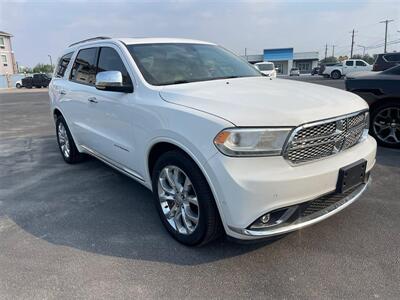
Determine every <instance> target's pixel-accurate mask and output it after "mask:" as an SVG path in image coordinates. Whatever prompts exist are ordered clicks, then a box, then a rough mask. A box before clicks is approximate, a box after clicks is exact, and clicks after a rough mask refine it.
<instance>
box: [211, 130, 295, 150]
mask: <svg viewBox="0 0 400 300" xmlns="http://www.w3.org/2000/svg"><path fill="white" fill-rule="evenodd" d="M291 130H292V129H291V128H231V129H225V130H223V131H221V132H220V133H219V134H218V135H217V136H216V137H215V139H214V144H215V146H216V147H217V148H218V150H219V151H221V152H222V153H223V154H225V155H228V156H273V155H280V154H281V153H282V148H283V146H284V144H285V141H286V138H287V136H288V135H289V133H290V131H291Z"/></svg>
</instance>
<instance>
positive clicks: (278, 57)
mask: <svg viewBox="0 0 400 300" xmlns="http://www.w3.org/2000/svg"><path fill="white" fill-rule="evenodd" d="M245 58H246V59H247V61H248V62H250V63H253V64H254V63H257V62H262V61H272V62H273V63H274V64H275V67H276V68H278V74H282V75H288V74H289V71H290V69H291V68H299V69H300V73H302V74H307V73H311V70H312V69H313V68H315V67H316V66H317V65H318V61H319V53H318V51H315V52H294V49H293V48H278V49H264V51H263V54H257V55H247V56H246V57H245Z"/></svg>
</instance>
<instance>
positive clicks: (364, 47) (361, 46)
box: [357, 45, 367, 56]
mask: <svg viewBox="0 0 400 300" xmlns="http://www.w3.org/2000/svg"><path fill="white" fill-rule="evenodd" d="M357 46H358V47H360V48H363V56H365V49H367V47H366V46H363V45H357Z"/></svg>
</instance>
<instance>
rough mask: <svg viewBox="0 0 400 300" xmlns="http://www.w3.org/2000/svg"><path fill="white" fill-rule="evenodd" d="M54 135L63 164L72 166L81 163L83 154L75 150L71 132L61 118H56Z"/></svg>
mask: <svg viewBox="0 0 400 300" xmlns="http://www.w3.org/2000/svg"><path fill="white" fill-rule="evenodd" d="M56 133H57V142H58V147H59V149H60V152H61V155H62V157H63V158H64V160H65V162H67V163H69V164H74V163H77V162H80V161H82V159H83V158H84V154H82V153H80V152H79V151H78V149H77V148H76V145H75V142H74V140H73V139H72V135H71V132H70V131H69V128H68V126H67V122H65V119H64V118H63V117H62V116H58V117H57V120H56Z"/></svg>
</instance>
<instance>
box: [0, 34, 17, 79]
mask: <svg viewBox="0 0 400 300" xmlns="http://www.w3.org/2000/svg"><path fill="white" fill-rule="evenodd" d="M11 37H12V35H11V34H9V33H7V32H4V31H0V75H13V74H16V73H18V68H17V64H16V61H15V57H14V51H12V46H11Z"/></svg>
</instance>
